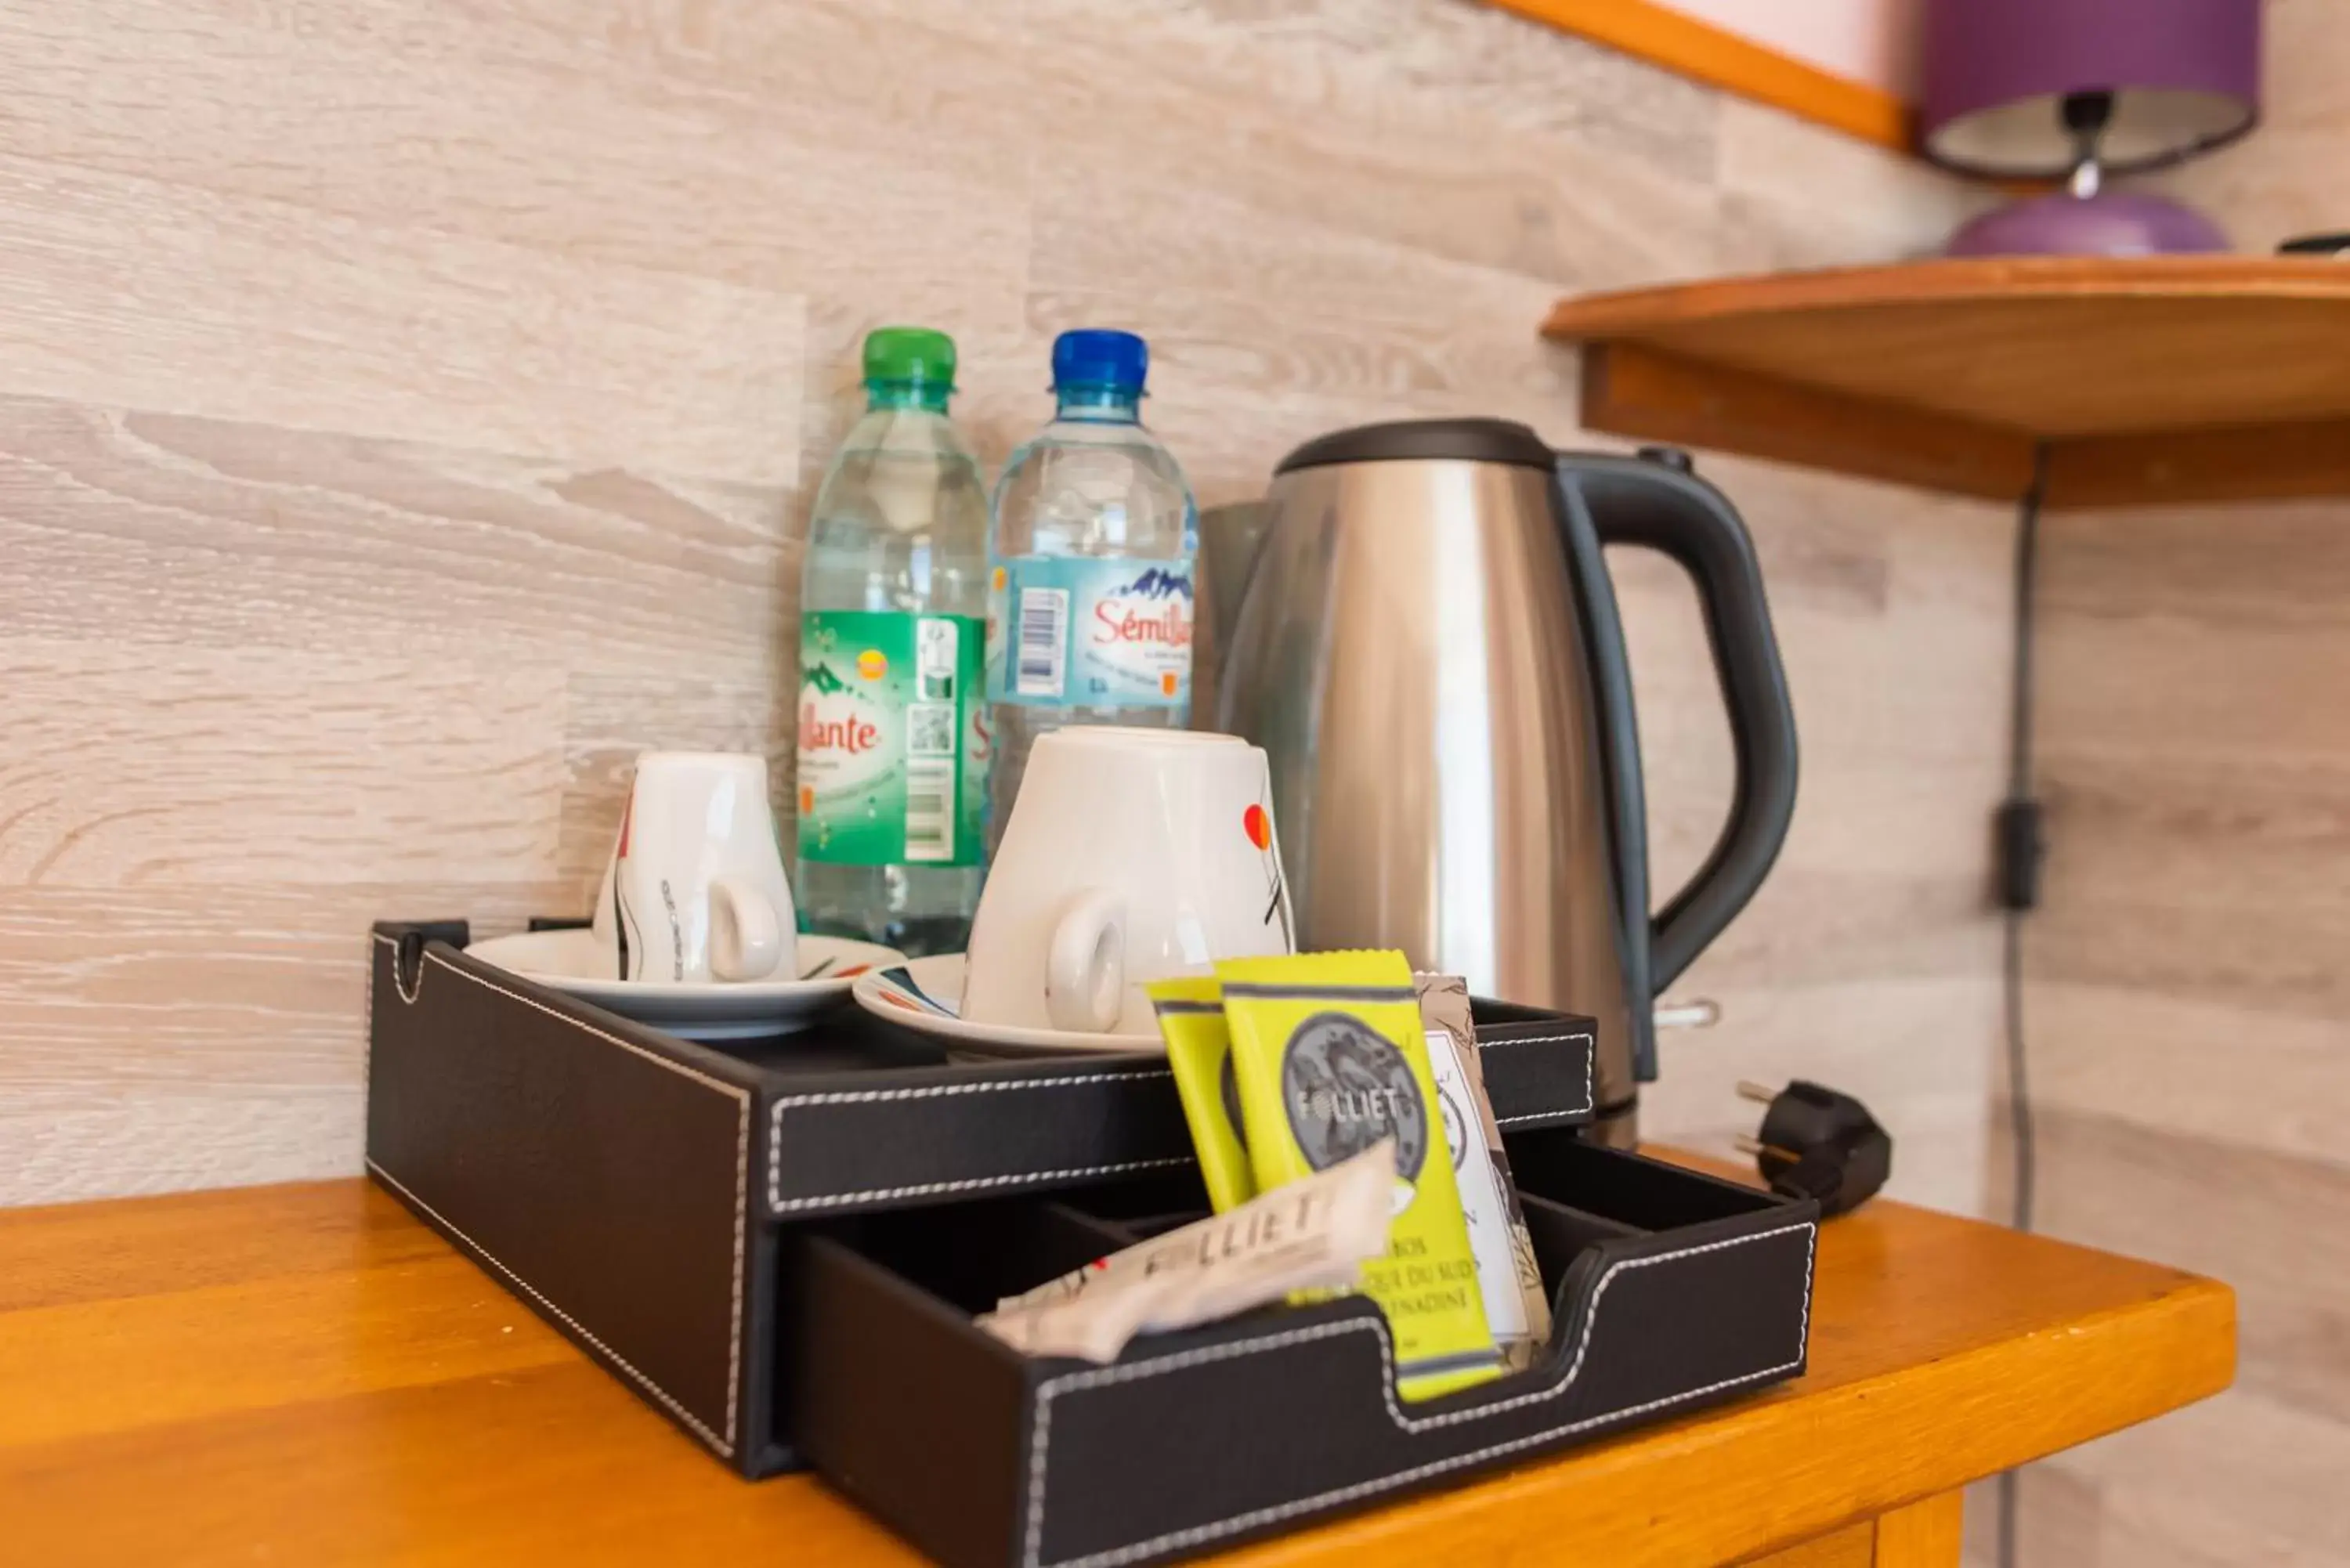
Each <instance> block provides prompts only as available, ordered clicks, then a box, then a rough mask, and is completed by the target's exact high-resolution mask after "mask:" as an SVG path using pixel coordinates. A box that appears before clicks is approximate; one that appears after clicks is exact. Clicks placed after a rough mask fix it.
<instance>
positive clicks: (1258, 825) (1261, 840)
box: [1241, 805, 1273, 849]
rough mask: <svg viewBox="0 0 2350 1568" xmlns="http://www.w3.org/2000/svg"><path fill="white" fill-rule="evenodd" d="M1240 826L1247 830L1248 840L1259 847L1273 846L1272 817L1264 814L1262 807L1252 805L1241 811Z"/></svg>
mask: <svg viewBox="0 0 2350 1568" xmlns="http://www.w3.org/2000/svg"><path fill="white" fill-rule="evenodd" d="M1241 826H1242V827H1243V828H1244V829H1246V830H1247V832H1248V836H1249V842H1250V843H1251V844H1253V845H1255V846H1257V847H1258V848H1259V849H1270V848H1272V847H1273V818H1271V817H1270V816H1267V815H1265V814H1264V807H1263V806H1261V805H1252V806H1250V807H1249V808H1248V809H1247V810H1246V811H1244V812H1243V813H1241Z"/></svg>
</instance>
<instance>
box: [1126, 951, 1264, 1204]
mask: <svg viewBox="0 0 2350 1568" xmlns="http://www.w3.org/2000/svg"><path fill="white" fill-rule="evenodd" d="M1143 989H1144V991H1145V992H1147V993H1148V994H1149V997H1150V1006H1151V1010H1152V1011H1153V1012H1156V1013H1157V1014H1158V1015H1159V1037H1160V1038H1161V1039H1163V1040H1165V1041H1166V1042H1167V1064H1168V1065H1169V1066H1170V1067H1171V1068H1173V1069H1174V1072H1175V1092H1176V1094H1177V1095H1178V1096H1180V1097H1181V1099H1182V1101H1183V1119H1184V1120H1185V1121H1186V1122H1188V1123H1190V1124H1191V1145H1192V1147H1194V1148H1195V1149H1197V1150H1198V1151H1199V1156H1200V1174H1201V1177H1202V1178H1204V1179H1206V1181H1207V1184H1208V1203H1209V1206H1210V1207H1211V1208H1212V1209H1214V1210H1215V1211H1216V1212H1217V1213H1219V1214H1222V1213H1223V1212H1224V1211H1225V1210H1228V1209H1237V1208H1239V1207H1240V1206H1241V1205H1242V1204H1243V1203H1245V1202H1247V1201H1248V1200H1249V1199H1252V1198H1254V1197H1255V1196H1256V1179H1255V1177H1254V1176H1253V1174H1252V1173H1251V1172H1250V1170H1249V1158H1248V1150H1247V1149H1246V1148H1245V1147H1243V1145H1242V1143H1241V1135H1240V1128H1239V1126H1238V1116H1239V1112H1238V1109H1237V1106H1238V1104H1239V1102H1238V1101H1237V1100H1236V1099H1235V1098H1234V1097H1233V1085H1232V1037H1231V1036H1230V1035H1229V1034H1227V1033H1225V1030H1224V1001H1223V991H1222V987H1220V986H1219V985H1218V984H1217V983H1216V981H1215V979H1214V977H1212V976H1211V975H1198V976H1192V975H1184V976H1180V977H1178V978H1177V979H1174V980H1161V981H1153V982H1152V983H1151V984H1149V985H1148V986H1145V987H1144V988H1143Z"/></svg>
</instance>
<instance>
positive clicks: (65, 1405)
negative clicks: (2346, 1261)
mask: <svg viewBox="0 0 2350 1568" xmlns="http://www.w3.org/2000/svg"><path fill="white" fill-rule="evenodd" d="M1811 1343H1812V1364H1811V1372H1810V1374H1809V1375H1808V1376H1805V1377H1804V1378H1802V1379H1800V1380H1799V1381H1797V1382H1794V1383H1792V1384H1789V1385H1787V1386H1783V1387H1782V1388H1779V1389H1775V1390H1773V1391H1771V1392H1769V1393H1765V1394H1762V1395H1758V1396H1756V1397H1752V1398H1749V1399H1744V1400H1741V1401H1739V1402H1737V1403H1735V1404H1731V1405H1728V1406H1724V1407H1721V1408H1719V1409H1716V1410H1713V1411H1711V1412H1708V1413H1705V1414H1701V1415H1698V1416H1694V1417H1690V1418H1688V1419H1686V1420H1680V1421H1675V1422H1671V1423H1669V1424H1667V1425H1663V1426H1659V1427H1655V1428H1648V1429H1645V1430H1642V1431H1638V1432H1634V1433H1630V1434H1627V1435H1626V1436H1623V1437H1620V1438H1615V1439H1613V1440H1611V1441H1607V1442H1601V1443H1597V1444H1594V1445H1592V1446H1591V1447H1588V1448H1585V1449H1576V1450H1575V1451H1573V1452H1571V1453H1569V1454H1567V1455H1565V1456H1564V1457H1562V1458H1558V1459H1552V1460H1549V1461H1546V1462H1536V1463H1532V1464H1528V1465H1526V1466H1524V1467H1523V1468H1521V1469H1516V1470H1513V1471H1510V1472H1508V1473H1506V1474H1504V1475H1502V1476H1500V1477H1498V1478H1495V1479H1492V1480H1486V1481H1484V1482H1482V1483H1481V1484H1476V1485H1472V1486H1468V1487H1464V1488H1461V1489H1459V1490H1451V1491H1446V1492H1440V1493H1436V1494H1432V1495H1430V1496H1427V1497H1424V1498H1420V1499H1417V1500H1413V1501H1404V1502H1400V1503H1398V1504H1396V1505H1394V1506H1392V1507H1388V1508H1384V1509H1379V1510H1377V1511H1371V1512H1368V1513H1365V1514H1361V1515H1358V1516H1356V1517H1353V1518H1350V1519H1347V1520H1344V1521H1339V1522H1337V1523H1335V1524H1331V1525H1328V1526H1326V1527H1325V1528H1323V1529H1320V1530H1315V1531H1309V1532H1303V1533H1300V1534H1295V1535H1291V1536H1284V1537H1281V1538H1279V1539H1276V1540H1273V1541H1269V1542H1263V1543H1261V1544H1258V1545H1255V1546H1253V1547H1247V1548H1243V1550H1241V1551H1240V1552H1235V1553H1232V1556H1233V1557H1234V1558H1235V1559H1237V1560H1243V1561H1247V1562H1251V1563H1263V1564H1275V1563H1278V1564H1284V1565H1288V1564H1301V1565H1302V1564H1307V1563H1315V1564H1319V1563H1329V1564H1333V1565H1334V1568H1335V1565H1336V1564H1342V1563H1343V1564H1347V1565H1349V1568H1360V1565H1364V1564H1371V1563H1397V1564H1403V1563H1414V1564H1418V1563H1429V1562H1451V1563H1486V1562H1495V1561H1501V1560H1503V1559H1504V1558H1506V1559H1508V1560H1511V1561H1523V1562H1533V1561H1538V1560H1551V1559H1553V1558H1557V1559H1562V1560H1563V1559H1565V1558H1567V1557H1568V1556H1570V1555H1571V1556H1572V1557H1573V1558H1574V1559H1575V1560H1577V1561H1586V1562H1597V1563H1609V1564H1611V1565H1620V1568H1635V1565H1639V1564H1714V1563H1742V1562H1752V1561H1758V1560H1759V1561H1762V1562H1766V1563H1773V1564H1774V1565H1776V1568H1846V1565H1851V1568H1858V1565H1860V1564H1866V1563H1875V1564H1880V1565H1882V1568H1929V1565H1932V1568H1948V1565H1950V1564H1953V1563H1956V1562H1957V1561H1958V1556H1959V1527H1960V1501H1959V1491H1958V1490H1957V1489H1959V1488H1960V1487H1961V1486H1963V1485H1965V1484H1966V1483H1967V1482H1968V1481H1970V1480H1976V1479H1978V1478H1980V1477H1982V1476H1985V1475H1989V1474H1991V1473H1992V1472H1994V1471H1997V1470H2000V1469H2005V1468H2006V1467H2008V1466H2011V1465H2014V1464H2018V1463H2021V1462H2022V1461H2024V1460H2026V1459H2035V1458H2037V1457H2039V1456H2041V1455H2043V1454H2047V1453H2050V1452H2053V1451H2054V1450H2055V1449H2062V1448H2064V1447H2067V1446H2069V1445H2071V1444H2074V1443H2077V1442H2081V1441H2083V1440H2085V1439H2086V1438H2094V1437H2096V1436H2098V1435H2100V1434H2102V1433H2106V1432H2110V1431H2113V1430H2115V1429H2116V1428H2121V1427H2126V1426H2128V1425H2130V1424H2131V1423H2133V1422H2137V1421H2142V1420H2145V1419H2147V1417H2152V1416H2156V1415H2159V1414H2161V1413H2162V1412H2163V1411H2166V1410H2168V1409H2172V1408H2174V1407H2178V1406H2179V1405H2183V1404H2186V1403H2188V1402H2189V1401H2190V1400H2194V1399H2199V1398H2202V1397H2205V1396H2207V1395H2210V1394H2212V1393H2216V1392H2217V1391H2219V1390H2220V1389H2221V1388H2223V1387H2225V1386H2227V1384H2228V1382H2229V1380H2230V1377H2231V1376H2232V1375H2233V1370H2234V1363H2235V1299H2234V1296H2233V1294H2232V1293H2230V1291H2229V1290H2228V1289H2227V1287H2225V1286H2224V1285H2220V1284H2217V1283H2214V1282H2211V1281H2209V1280H2203V1279H2198V1278H2196V1277H2194V1276H2192V1275H2189V1274H2182V1273H2178V1272H2174V1271H2171V1270H2169V1269H2164V1268H2158V1267H2156V1266H2154V1265H2152V1264H2148V1263H2140V1262H2132V1261H2130V1260H2127V1259H2124V1258H2116V1257H2112V1256H2108V1255H2106V1254H2105V1253H2101V1252H2094V1251H2087V1250H2085V1249H2083V1248H2079V1247H2073V1246H2068V1245H2065V1244H2064V1243H2061V1242H2056V1241H2046V1240H2043V1239H2040V1238H2035V1237H2029V1236H2019V1235H2016V1234H2014V1233H2012V1232H2011V1231H2002V1230H1999V1229H1997V1228H1994V1227H1991V1226H1988V1225H1983V1224H1979V1223H1976V1222H1974V1221H1972V1220H1960V1219H1954V1218H1951V1217H1950V1216H1946V1215H1941V1214H1935V1213H1931V1212H1929V1211H1927V1210H1918V1209H1910V1208H1907V1207H1904V1206H1903V1205H1900V1204H1897V1203H1887V1202H1878V1203H1875V1204H1872V1205H1870V1206H1869V1207H1867V1208H1866V1209H1864V1210H1861V1211H1860V1212H1859V1213H1857V1214H1855V1215H1852V1216H1849V1217H1847V1218H1846V1219H1843V1220H1835V1221H1832V1222H1830V1223H1829V1224H1828V1225H1827V1226H1826V1227H1825V1229H1824V1231H1823V1232H1822V1234H1821V1240H1820V1252H1819V1282H1818V1289H1817V1292H1816V1294H1815V1297H1814V1316H1813V1322H1812V1341H1811ZM0 1521H5V1522H0V1532H5V1541H6V1542H7V1547H8V1552H7V1555H8V1557H9V1559H10V1560H11V1561H15V1562H23V1563H42V1564H44V1565H46V1568H65V1565H69V1564H82V1563H92V1564H115V1563H174V1564H184V1565H199V1564H211V1563H299V1564H303V1565H305V1568H333V1565H339V1564H383V1563H417V1564H433V1565H435V1568H443V1565H458V1564H473V1563H482V1564H489V1563H496V1564H515V1563H558V1562H559V1563H565V1564H567V1568H578V1565H587V1564H601V1563H611V1564H619V1563H660V1564H671V1563H728V1562H752V1561H763V1560H770V1561H783V1562H789V1563H793V1564H794V1565H795V1568H824V1565H828V1564H859V1565H861V1564H883V1563H910V1562H912V1561H915V1559H914V1558H913V1556H912V1553H911V1552H909V1551H908V1549H907V1548H905V1547H904V1546H903V1545H901V1544H899V1542H897V1541H896V1540H894V1539H893V1538H892V1537H891V1536H889V1534H888V1533H887V1532H885V1531H883V1530H882V1528H881V1527H880V1526H879V1525H878V1524H876V1523H874V1522H873V1521H871V1520H869V1519H868V1518H867V1517H866V1516H865V1515H863V1514H861V1513H859V1512H858V1511H857V1510H856V1509H854V1508H853V1507H851V1506H849V1505H848V1504H847V1503H845V1502H843V1501H840V1500H839V1499H837V1498H836V1497H835V1496H834V1495H833V1494H831V1493H830V1492H829V1491H827V1490H826V1489H825V1488H824V1487H823V1486H822V1485H821V1484H820V1483H818V1482H817V1481H816V1480H812V1479H809V1478H807V1477H805V1476H795V1477H786V1478H784V1479H781V1480H773V1481H767V1482H762V1483H757V1484H752V1483H747V1482H744V1481H742V1480H737V1479H736V1478H735V1477H734V1476H733V1475H732V1474H730V1473H729V1472H727V1471H726V1470H724V1469H721V1468H720V1467H719V1466H718V1465H717V1464H716V1463H714V1462H713V1461H712V1459H710V1457H709V1456H708V1455H707V1454H705V1453H703V1452H702V1450H701V1449H697V1448H695V1447H694V1446H693V1445H692V1444H691V1442H690V1441H689V1440H688V1439H687V1438H683V1437H682V1436H681V1435H680V1434H679V1433H678V1432H677V1431H676V1430H675V1429H674V1428H671V1426H670V1424H669V1423H668V1422H666V1421H664V1420H662V1419H661V1418H660V1417H658V1416H656V1415H655V1414H653V1412H651V1411H650V1410H649V1409H647V1408H645V1407H643V1406H641V1405H639V1403H638V1401H637V1400H636V1398H635V1397H633V1396H631V1395H630V1394H629V1392H628V1391H627V1390H626V1389H624V1388H623V1387H621V1386H620V1385H619V1384H618V1383H617V1382H615V1381H613V1380H612V1379H611V1378H609V1377H608V1376H605V1375H604V1374H603V1373H602V1372H601V1371H599V1370H598V1369H597V1368H596V1367H595V1366H592V1365H590V1364H589V1363H588V1362H587V1360H586V1359H585V1358H584V1357H583V1356H582V1355H580V1354H579V1353H578V1352H577V1351H576V1350H575V1349H573V1348H572V1346H571V1345H570V1344H569V1343H568V1342H567V1341H566V1340H564V1339H563V1338H561V1337H560V1336H559V1335H558V1334H556V1333H555V1332H554V1331H553V1330H551V1329H549V1328H548V1327H547V1326H546V1324H543V1323H541V1322H540V1321H539V1320H538V1319H537V1318H536V1317H535V1316H533V1315H532V1314H531V1313H530V1312H529V1311H527V1310H526V1309H525V1307H524V1306H523V1305H522V1304H521V1303H519V1302H517V1301H516V1300H515V1298H514V1297H512V1296H510V1295H508V1294H506V1293H505V1292H504V1291H503V1290H501V1289H499V1288H498V1287H497V1286H496V1285H495V1284H494V1283H493V1282H491V1281H490V1280H489V1278H488V1277H487V1276H485V1275H484V1274H483V1273H482V1272H479V1271H478V1270H476V1269H475V1268H474V1267H473V1265H472V1264H470V1263H468V1262H465V1261H464V1260H463V1259H462V1258H460V1257H458V1256H457V1255H456V1254H455V1253H454V1252H452V1251H451V1250H450V1249H449V1248H448V1247H447V1246H446V1245H445V1244H444V1243H443V1242H442V1241H440V1239H439V1238H437V1237H436V1236H434V1235H433V1234H432V1232H431V1231H427V1230H426V1229H424V1227H422V1226H421V1225H420V1224H419V1223H417V1221H416V1220H413V1219H411V1217H410V1216H409V1215H408V1214H407V1212H406V1211H405V1210H402V1209H401V1208H400V1206H399V1205H398V1204H397V1203H395V1202H393V1201H392V1200H391V1199H390V1198H388V1197H386V1196H385V1195H384V1194H383V1193H382V1192H380V1191H379V1190H377V1189H373V1188H371V1187H369V1186H367V1185H365V1184H363V1183H361V1182H358V1181H339V1182H328V1183H320V1184H312V1185H305V1186H295V1187H274V1188H255V1189H241V1190H232V1191H225V1192H208V1193H192V1194H188V1195H184V1196H179V1197H172V1198H160V1199H140V1200H134V1201H126V1202H112V1203H92V1204H82V1205H76V1206H71V1207H65V1208H56V1209H41V1210H17V1211H15V1212H10V1213H0Z"/></svg>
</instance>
